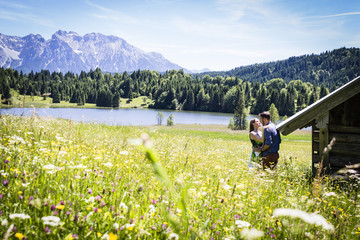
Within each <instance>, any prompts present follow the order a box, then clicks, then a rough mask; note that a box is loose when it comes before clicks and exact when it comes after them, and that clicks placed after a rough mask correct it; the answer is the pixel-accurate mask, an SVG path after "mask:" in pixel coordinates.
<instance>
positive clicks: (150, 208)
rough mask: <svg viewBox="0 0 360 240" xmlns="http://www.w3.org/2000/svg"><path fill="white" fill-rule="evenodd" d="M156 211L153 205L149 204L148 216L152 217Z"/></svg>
mask: <svg viewBox="0 0 360 240" xmlns="http://www.w3.org/2000/svg"><path fill="white" fill-rule="evenodd" d="M155 213H156V210H155V206H154V205H149V213H148V216H149V217H152V216H154V215H155Z"/></svg>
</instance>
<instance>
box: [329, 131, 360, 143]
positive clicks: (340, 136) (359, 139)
mask: <svg viewBox="0 0 360 240" xmlns="http://www.w3.org/2000/svg"><path fill="white" fill-rule="evenodd" d="M329 136H330V139H332V138H333V137H334V138H335V139H336V142H345V143H360V134H356V133H338V132H330V133H329Z"/></svg>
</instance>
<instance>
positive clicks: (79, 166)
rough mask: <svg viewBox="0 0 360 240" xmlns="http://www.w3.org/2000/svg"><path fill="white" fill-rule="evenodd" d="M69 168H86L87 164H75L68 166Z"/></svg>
mask: <svg viewBox="0 0 360 240" xmlns="http://www.w3.org/2000/svg"><path fill="white" fill-rule="evenodd" d="M69 168H87V166H84V165H82V164H79V165H76V166H70V167H69Z"/></svg>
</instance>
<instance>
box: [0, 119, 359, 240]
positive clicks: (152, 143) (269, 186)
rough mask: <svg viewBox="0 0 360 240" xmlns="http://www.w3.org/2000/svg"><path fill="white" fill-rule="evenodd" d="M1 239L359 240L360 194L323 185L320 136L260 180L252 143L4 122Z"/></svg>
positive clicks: (199, 130)
mask: <svg viewBox="0 0 360 240" xmlns="http://www.w3.org/2000/svg"><path fill="white" fill-rule="evenodd" d="M0 122H1V123H0V173H1V176H0V178H1V183H0V222H1V228H0V238H3V239H111V240H113V239H358V238H360V221H359V219H360V210H359V209H360V208H359V203H358V200H357V197H358V194H359V193H358V192H356V191H355V190H353V188H345V189H344V188H343V187H342V186H339V185H338V184H335V183H333V182H331V181H330V180H329V179H328V178H322V179H316V180H312V178H311V141H310V140H311V134H310V133H309V132H302V131H301V132H295V133H293V134H291V135H289V136H283V138H282V144H281V149H280V159H279V165H278V169H277V171H275V172H267V171H262V170H260V171H258V170H248V169H247V162H248V159H249V155H250V152H251V145H250V141H249V140H248V133H247V132H246V131H229V130H227V129H226V127H218V126H202V125H191V126H186V125H184V126H174V127H167V126H149V127H131V126H106V125H101V124H89V123H77V122H72V121H69V120H56V119H49V118H38V117H16V116H7V115H3V116H1V117H0Z"/></svg>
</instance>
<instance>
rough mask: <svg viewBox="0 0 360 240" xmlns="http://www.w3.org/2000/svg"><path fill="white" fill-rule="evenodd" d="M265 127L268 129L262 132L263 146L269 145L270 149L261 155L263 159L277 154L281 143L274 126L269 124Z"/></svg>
mask: <svg viewBox="0 0 360 240" xmlns="http://www.w3.org/2000/svg"><path fill="white" fill-rule="evenodd" d="M267 126H268V128H265V130H264V145H269V146H270V147H269V148H268V149H267V150H266V151H264V152H263V153H262V156H263V157H265V156H267V155H269V154H272V153H277V152H278V151H279V146H280V143H281V138H280V133H279V132H278V131H277V130H276V126H275V124H273V123H272V122H269V123H268V125H267Z"/></svg>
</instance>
